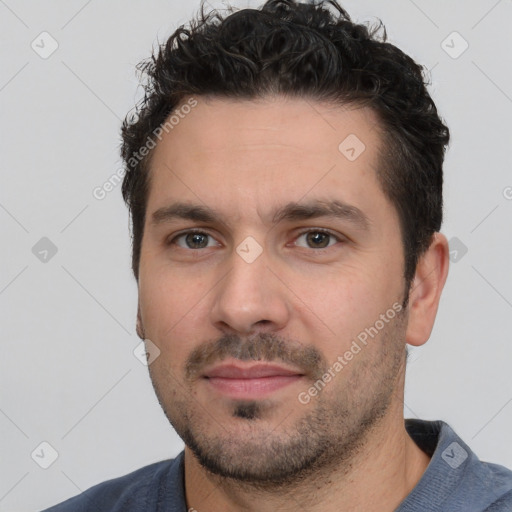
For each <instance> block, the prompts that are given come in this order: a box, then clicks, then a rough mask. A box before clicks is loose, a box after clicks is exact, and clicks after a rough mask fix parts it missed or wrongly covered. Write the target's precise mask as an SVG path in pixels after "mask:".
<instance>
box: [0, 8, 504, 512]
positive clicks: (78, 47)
mask: <svg viewBox="0 0 512 512" xmlns="http://www.w3.org/2000/svg"><path fill="white" fill-rule="evenodd" d="M342 3H343V5H344V6H345V7H346V8H347V9H348V11H349V12H350V13H351V14H352V16H353V17H354V18H355V19H358V20H361V21H363V20H368V21H374V20H375V18H376V17H379V18H381V19H382V20H383V21H384V23H385V25H386V27H387V29H388V34H389V37H390V40H391V41H392V42H394V43H396V44H398V46H400V47H401V48H402V49H403V50H405V51H406V52H408V53H410V54H411V55H412V56H413V57H414V58H415V59H417V60H418V61H419V62H421V63H423V64H424V65H425V66H427V67H428V68H429V69H431V70H432V71H431V74H432V86H431V91H432V94H433V96H434V99H435V101H436V102H437V105H438V108H439V109H440V111H441V113H442V115H443V117H444V118H445V120H446V121H447V123H448V125H449V127H450V129H451V131H452V143H451V147H450V149H449V151H448V155H447V160H446V167H445V182H446V187H445V204H446V217H445V223H444V228H443V232H444V233H445V234H446V235H447V237H448V238H449V239H450V240H451V246H452V249H453V250H454V251H456V253H455V252H454V253H453V254H452V258H453V261H452V264H451V268H450V275H449V278H448V282H447V285H446V288H445V292H444V295H443V298H442V301H441V306H440V311H439V314H438V319H437V323H436V326H435V328H434V332H433V334H432V337H431V339H430V341H429V342H428V343H427V344H426V345H425V346H424V347H423V348H420V349H416V350H414V351H413V355H412V358H411V362H410V364H409V371H408V378H407V386H406V398H405V415H406V416H407V417H420V418H424V419H443V420H446V421H448V422H449V423H450V424H451V425H452V426H453V427H454V428H455V430H456V431H457V432H458V433H459V434H460V435H461V436H462V437H463V439H464V440H465V441H466V442H468V443H469V444H470V446H471V447H472V448H473V449H474V450H475V451H476V453H477V454H478V455H479V456H480V458H482V459H484V460H490V461H493V462H497V463H500V464H503V465H507V466H509V467H512V444H511V443H510V441H509V435H510V431H511V425H512V403H511V402H512V382H511V378H510V372H511V370H510V362H511V360H512V340H511V339H510V328H511V322H510V320H511V317H512V315H511V313H512V311H511V308H512V273H511V271H510V270H511V265H510V261H511V256H512V242H511V237H510V233H511V230H510V228H511V218H512V200H511V198H512V188H507V187H512V174H511V156H510V151H509V148H510V147H511V142H512V132H511V128H510V124H511V123H510V119H511V115H512V99H511V97H512V86H511V82H512V71H511V64H510V62H511V61H510V51H511V49H512V35H511V32H510V30H509V27H510V22H511V20H512V2H511V1H510V0H500V1H496V0H481V1H466V0H457V1H451V2H445V1H441V0H435V1H425V0H414V1H413V0H397V1H393V2H379V1H376V0H372V1H370V0H365V1H361V0H347V1H345V2H342ZM211 5H222V4H219V3H218V2H217V3H213V2H211ZM235 5H237V6H240V7H245V6H247V5H248V4H247V2H235ZM250 5H259V3H254V2H251V4H250ZM197 6H198V2H196V1H194V2H190V3H188V2H183V1H182V2H178V1H171V0H167V1H164V0H159V1H158V0H152V1H145V2H143V1H141V0H137V1H131V2H121V1H120V0H112V1H103V2H100V1H98V0H89V1H63V0H54V1H47V2H29V1H25V0H19V1H16V0H5V1H3V0H0V38H1V46H0V48H1V49H0V52H1V60H2V65H1V74H0V77H1V78H0V103H1V112H2V115H1V122H2V130H1V138H0V140H1V164H0V169H1V183H2V186H1V188H0V228H1V234H2V236H1V240H2V251H1V273H0V314H1V319H0V320H1V321H0V325H1V329H2V336H1V340H2V346H1V347H2V348H1V358H0V365H1V373H0V379H1V381H0V389H1V395H0V430H1V433H2V435H1V438H0V450H1V452H0V464H1V466H0V471H1V473H0V510H1V511H29V510H40V509H42V508H45V507H47V506H49V505H51V504H53V503H56V502H58V501H61V500H64V499H65V498H68V497H70V496H72V495H75V494H77V493H79V492H80V491H81V490H84V489H86V488H88V487H90V486H91V485H93V484H95V483H98V482H100V481H102V480H105V479H108V478H113V477H115V476H119V475H122V474H125V473H128V472H130V471H132V470H134V469H136V468H139V467H141V466H143V465H146V464H149V463H151V462H154V461H158V460H161V459H164V458H169V457H173V456H174V455H176V454H177V453H178V452H179V451H180V450H181V449H182V443H181V440H180V439H179V438H178V437H177V436H176V434H175V433H174V432H173V430H172V428H171V427H170V426H169V425H168V423H167V420H166V418H165V416H164V415H163V413H162V411H161V409H160V407H159V405H158V403H157V400H156V398H155V396H154V393H153V389H152V387H151V384H150V381H149V377H148V374H147V368H146V367H145V366H144V365H143V364H141V363H140V361H139V360H138V359H137V358H136V357H135V356H134V354H133V350H134V349H135V347H137V345H138V344H139V339H138V338H137V336H136V334H135V329H134V326H135V312H136V286H135V281H134V279H133V277H132V275H131V272H130V239H129V231H128V213H127V211H126V208H125V206H124V204H123V203H122V200H121V194H120V186H117V187H116V188H115V189H114V190H113V191H111V192H110V193H108V194H107V195H106V197H105V198H104V199H103V200H98V199H95V198H94V196H93V190H94V189H95V188H96V187H99V186H102V184H103V183H105V182H106V181H107V180H108V179H109V178H110V177H111V176H112V175H113V174H115V172H116V171H117V170H118V169H119V168H120V159H119V157H118V146H119V127H120V120H121V119H122V118H123V117H124V115H125V114H126V112H127V111H128V110H130V109H131V108H132V107H133V105H134V104H135V102H136V100H137V99H138V98H140V93H141V91H140V89H139V88H138V87H137V79H136V77H135V74H134V67H135V64H136V63H137V62H139V61H140V60H141V59H142V58H145V57H147V56H149V54H150V50H151V48H152V46H153V45H155V44H156V42H157V36H158V38H159V41H160V42H162V41H165V40H166V38H167V37H168V36H169V35H170V34H171V33H172V32H173V31H174V30H175V28H176V27H177V26H178V25H180V24H182V23H185V22H186V21H187V20H188V19H189V17H190V15H191V14H192V13H193V12H195V11H196V9H197ZM43 31H47V32H48V33H49V34H51V36H52V38H54V39H55V40H56V41H57V43H58V48H57V50H56V51H55V52H54V53H53V54H52V55H51V56H49V57H48V58H46V59H44V58H42V57H41V56H40V55H39V54H38V53H36V51H34V50H33V48H32V47H31V44H32V42H33V41H35V42H34V45H39V47H38V50H39V51H40V52H48V51H49V50H50V49H51V44H52V43H51V40H50V39H48V36H39V34H41V32H43ZM454 31H456V32H458V33H459V34H460V36H458V35H457V34H455V35H454V34H453V32H454ZM45 38H46V39H45ZM462 38H463V39H462ZM41 39H43V41H42V42H41ZM443 41H445V43H443ZM464 41H467V43H468V44H469V47H468V48H467V50H466V51H465V52H464V53H462V54H461V55H460V56H458V57H457V58H453V57H454V56H456V55H457V54H458V53H460V52H461V50H462V49H463V48H464V46H465V43H464ZM36 47H37V46H36ZM447 52H448V53H447ZM449 53H451V55H449ZM43 237H46V238H48V239H49V240H50V241H51V243H52V244H53V245H54V246H55V248H56V250H57V252H56V253H55V254H54V255H53V254H52V250H51V247H50V246H48V241H44V240H43V241H42V242H41V241H40V240H41V238H43ZM454 237H455V238H454ZM37 244H39V245H37ZM41 244H42V245H41ZM34 246H35V249H33V248H34ZM44 250H48V251H49V252H48V253H44ZM53 250H54V251H55V249H53ZM466 250H467V252H465V251H466ZM41 251H43V252H41ZM34 253H35V254H34ZM44 257H46V261H41V258H44ZM42 442H47V443H49V444H50V445H51V447H53V449H54V450H55V451H56V452H57V453H58V458H57V459H56V460H55V462H53V464H51V465H50V466H49V467H48V469H43V468H42V467H40V466H41V465H45V464H48V463H49V462H51V456H52V448H49V447H48V446H47V445H42V446H41V443H42ZM31 454H32V455H31Z"/></svg>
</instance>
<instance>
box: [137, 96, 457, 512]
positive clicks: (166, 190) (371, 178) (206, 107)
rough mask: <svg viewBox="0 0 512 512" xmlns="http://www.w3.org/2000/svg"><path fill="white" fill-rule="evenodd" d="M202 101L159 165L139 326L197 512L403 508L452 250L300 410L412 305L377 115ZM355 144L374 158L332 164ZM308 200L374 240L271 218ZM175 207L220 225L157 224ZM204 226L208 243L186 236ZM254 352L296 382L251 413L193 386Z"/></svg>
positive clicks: (202, 385) (280, 101)
mask: <svg viewBox="0 0 512 512" xmlns="http://www.w3.org/2000/svg"><path fill="white" fill-rule="evenodd" d="M196 99H197V101H198V104H197V106H195V107H194V108H193V109H192V111H191V112H190V113H189V114H188V115H187V116H186V117H185V118H184V119H183V120H181V122H180V123H179V124H178V125H177V126H175V127H174V129H173V130H172V131H170V132H169V133H168V134H166V135H165V136H164V138H163V139H162V140H161V142H159V143H158V145H157V147H156V148H155V149H154V153H153V155H152V162H151V186H150V191H149V198H148V204H147V214H146V224H145V231H144V237H143V242H142V250H141V259H140V268H139V282H138V285H139V313H138V325H137V332H138V333H139V336H141V337H142V338H144V339H149V340H151V341H152V342H153V343H154V344H155V345H156V346H157V347H158V348H159V350H160V355H159V357H157V358H156V359H155V360H154V361H153V362H152V363H151V365H150V367H149V368H150V375H151V379H152V382H153V385H154V387H155V391H156V394H157V396H158V399H159V401H160V403H161V405H162V407H163V409H164V412H165V413H166V415H167V417H168V418H169V420H170V421H171V423H172V424H173V426H174V427H175V429H176V431H177V432H178V434H180V435H181V436H182V438H184V440H185V443H186V447H185V491H186V499H187V507H193V508H194V509H196V510H197V511H199V512H203V511H235V510H237V511H239V510H247V511H253V510H254V511H256V510H258V511H260V512H261V511H263V512H264V511H267V510H268V511H270V510H283V511H287V510H297V509H298V508H300V509H301V510H307V511H317V510H322V511H323V512H329V511H331V510H332V511H334V510H336V511H340V510H347V511H349V510H350V511H354V510H361V511H363V510H364V511H373V510H375V511H377V510H379V511H383V510H389V511H391V510H394V509H395V508H396V507H397V506H398V505H399V503H400V502H401V501H402V500H403V499H404V498H405V497H406V496H407V494H408V493H409V492H410V491H411V490H412V489H413V487H414V486H415V485H416V484H417V482H418V481H419V479H420V478H421V475H422V474H423V472H424V471H425V469H426V467H427V465H428V463H429V457H428V456H427V455H426V454H425V453H423V452H422V451H421V450H420V449H419V448H418V447H417V446H416V444H415V443H414V442H413V441H412V439H411V438H410V437H409V436H408V434H407V432H406V430H405V428H404V421H403V394H404V378H405V347H406V344H407V343H409V344H410V345H416V346H417V345H421V344H423V343H425V342H426V340H427V339H428V338H429V336H430V333H431V330H432V327H433V323H434V319H435V316H436V312H437V307H438V303H439V299H440V294H441V291H442V288H443V286H444V283H445V280H446V277H447V272H448V244H447V241H446V238H445V237H444V235H442V234H440V233H437V234H435V236H434V237H433V240H432V244H431V246H430V248H429V249H428V250H427V252H426V253H425V254H424V255H423V256H422V257H421V259H420V261H419V263H418V267H417V270H416V275H415V277H414V280H413V283H412V285H411V287H410V298H409V304H408V307H407V309H403V310H402V311H401V312H400V314H397V315H396V316H394V318H393V319H392V320H389V321H388V322H386V324H385V326H384V327H383V328H382V329H380V330H379V331H378V334H377V335H375V336H374V337H373V338H369V342H368V344H367V345H366V346H362V348H361V350H360V351H359V352H358V353H357V354H356V355H354V356H353V358H351V360H350V361H346V363H347V364H346V365H344V366H343V369H342V370H341V371H338V372H335V377H333V378H332V379H331V380H330V381H329V382H328V383H327V384H326V385H325V387H324V388H323V390H322V391H321V392H319V393H318V394H317V395H316V396H312V397H311V399H310V401H309V402H308V403H301V401H299V399H298V396H299V394H300V393H304V392H307V391H308V390H309V389H310V388H311V386H312V385H313V384H314V382H315V380H316V378H317V377H318V375H322V373H323V371H324V370H325V369H326V368H327V367H332V365H333V364H334V363H335V362H336V361H337V360H338V359H337V358H338V356H343V354H345V353H346V352H347V351H348V350H350V347H351V344H352V342H353V341H354V340H355V339H356V338H357V336H358V334H360V333H361V332H362V331H364V330H365V328H369V327H370V326H374V325H376V321H377V320H379V318H381V315H382V314H386V312H387V311H388V310H389V309H390V308H392V306H393V304H395V305H396V304H402V301H403V299H404V291H405V282H404V278H403V272H404V255H403V246H402V240H401V234H400V229H399V221H398V215H397V212H396V210H395V208H394V207H393V205H392V204H391V203H390V202H389V200H388V199H387V198H386V196H385V195H384V193H383V192H382V189H381V187H380V185H379V182H378V180H377V176H376V169H378V166H379V150H380V148H381V143H382V142H381V140H382V139H381V136H380V134H379V126H380V125H379V123H378V120H377V118H376V116H375V114H374V113H373V112H372V111H371V110H369V109H368V108H354V107H351V108H347V107H341V106H339V105H338V106H333V105H327V104H323V103H320V102H317V101H312V100H311V101H310V100H308V101H306V100H304V99H290V98H288V99H285V98H283V97H267V98H265V99H263V100H259V101H248V100H243V101H232V100H225V99H219V98H209V99H208V98H204V97H196ZM350 134H355V135H356V136H357V137H358V138H359V139H360V140H361V141H362V142H363V143H364V145H365V150H364V151H363V152H362V153H361V154H360V155H359V156H358V157H357V158H356V159H355V160H354V161H350V160H349V159H347V158H346V157H345V156H344V155H343V154H342V153H341V152H340V150H339V149H338V146H339V144H340V143H341V142H342V141H343V140H344V139H345V138H346V137H347V136H348V135H350ZM314 200H319V201H329V200H338V201H343V202H344V203H347V204H349V205H351V206H354V207H356V208H358V209H359V210H360V211H361V212H362V213H363V214H364V215H365V217H366V219H367V225H366V227H365V226H362V225H361V224H357V223H354V222H352V221H351V220H350V219H348V218H333V217H325V216H324V217H319V218H310V219H302V220H283V221H281V222H274V221H273V218H274V213H275V211H276V210H278V209H279V208H281V207H283V206H284V205H286V204H287V203H290V202H295V203H299V204H307V203H308V202H311V201H314ZM176 202H181V203H187V204H190V205H198V206H203V207H209V208H213V209H215V210H216V211H217V212H219V214H220V218H219V219H217V220H215V221H213V222H210V221H208V222H204V221H197V220H190V219H181V218H173V219H167V220H165V221H161V222H158V223H155V222H153V214H154V212H156V211H158V210H160V209H162V208H165V207H167V206H169V205H171V204H173V203H176ZM194 228H199V230H200V231H201V232H202V233H204V235H203V236H201V235H200V236H199V238H196V239H191V238H190V237H188V238H186V236H181V237H180V238H177V237H179V236H180V235H183V232H184V231H186V230H190V229H194ZM315 229H316V230H318V229H322V230H328V231H329V232H330V233H331V234H332V235H333V236H332V237H330V238H329V237H323V235H319V234H318V233H317V232H316V231H315ZM306 230H308V231H310V232H312V236H313V238H311V235H309V237H308V235H306V234H303V233H304V231H306ZM314 233H317V234H316V235H315V234H314ZM206 235H209V236H206ZM249 236H250V237H252V238H253V239H254V240H256V242H257V243H258V244H259V246H260V247H261V249H262V252H261V254H260V255H259V256H258V257H257V258H256V259H255V260H254V261H253V262H251V263H248V262H247V261H246V260H245V259H244V258H242V257H241V255H240V254H241V253H240V254H239V253H238V252H237V247H239V246H240V244H241V243H242V242H243V241H244V240H245V239H246V238H247V237H249ZM197 240H199V241H200V242H201V243H200V244H199V245H200V246H201V247H200V248H195V247H197V245H194V241H197ZM319 240H320V241H321V242H322V241H323V243H325V241H326V240H327V244H326V245H327V246H326V247H324V248H321V247H318V245H323V243H320V244H318V241H319ZM187 241H188V244H189V245H187ZM191 242H192V247H193V248H190V247H191V246H190V244H191ZM203 245H206V246H205V247H202V246H203ZM241 247H245V248H247V247H248V246H244V245H243V244H242V246H241ZM251 247H252V246H251ZM250 250H251V251H252V250H254V248H252V249H250ZM216 342H218V343H217V344H216ZM219 347H224V348H223V349H221V350H224V352H221V351H219ZM237 350H239V351H238V352H237ZM251 350H252V352H251ZM244 351H245V352H244ZM249 353H251V354H252V355H253V356H254V357H255V358H259V359H263V360H271V361H274V362H278V363H282V364H285V365H286V366H287V367H289V368H294V369H295V370H297V371H299V372H302V376H301V377H299V378H297V379H296V380H295V381H294V382H292V383H290V384H289V385H287V386H285V387H284V388H281V389H278V390H277V391H274V392H273V393H271V394H270V395H268V396H266V397H264V398H261V399H256V400H251V401H250V403H249V404H248V403H247V402H246V401H240V400H238V399H234V398H232V397H228V396H226V395H224V394H222V393H220V392H219V391H218V390H216V389H213V388H212V387H211V386H210V384H209V383H208V380H207V379H204V378H202V377H201V372H202V371H204V369H205V368H206V366H207V365H208V364H218V363H219V362H220V361H221V359H222V360H223V361H228V360H229V361H232V360H236V359H235V358H236V357H237V354H238V355H239V356H240V357H243V354H245V355H246V356H247V354H249ZM308 354H309V356H311V355H312V354H313V355H315V356H317V358H316V359H315V358H314V357H313V358H311V357H309V358H308ZM192 355H194V356H195V357H196V359H195V360H196V362H197V364H196V366H195V367H194V366H191V365H190V361H191V356H192ZM191 368H193V369H194V371H191ZM187 369H188V370H187ZM302 396H304V395H302ZM206 459H208V460H206ZM205 464H206V467H205Z"/></svg>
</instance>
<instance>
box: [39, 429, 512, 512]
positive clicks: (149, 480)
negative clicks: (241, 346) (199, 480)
mask: <svg viewBox="0 0 512 512" xmlns="http://www.w3.org/2000/svg"><path fill="white" fill-rule="evenodd" d="M405 426H406V428H407V432H408V433H409V435H410V436H411V437H412V439H413V440H414V441H415V442H416V444H417V445H418V446H419V447H420V448H421V449H422V450H423V451H424V452H426V453H427V454H428V455H430V456H431V457H432V458H431V461H430V464H429V465H428V467H427V469H426V471H425V473H424V474H423V476H422V477H421V479H420V481H419V482H418V484H417V485H416V487H415V488H414V489H413V490H412V492H411V493H410V494H409V495H408V496H407V497H406V498H405V499H404V501H403V502H402V503H401V504H400V506H399V507H398V508H397V509H396V511H395V512H483V511H487V512H512V471H510V470H508V469H506V468H505V467H503V466H499V465H496V464H489V463H486V462H481V461H480V460H479V459H478V457H477V456H476V455H475V454H474V453H473V452H472V451H471V450H470V449H469V447H468V446H467V445H466V444H465V443H464V441H462V439H460V437H459V436H457V434H455V432H454V431H453V430H452V429H451V428H450V427H449V426H448V425H447V424H446V423H444V422H442V421H421V420H409V419H408V420H405ZM107 511H108V512H186V511H187V507H186V503H185V494H184V485H183V452H181V453H180V454H179V455H178V456H177V457H176V458H175V459H172V460H165V461H162V462H156V463H154V464H151V465H149V466H145V467H143V468H141V469H138V470H137V471H134V472H133V473H130V474H128V475H125V476H122V477H120V478H115V479H113V480H108V481H106V482H103V483H100V484H98V485H95V486H94V487H91V488H90V489H88V490H87V491H85V492H83V493H82V494H80V495H78V496H75V497H74V498H70V499H69V500H67V501H64V502H62V503H60V504H59V505H55V506H54V507H51V508H49V509H46V511H44V512H107Z"/></svg>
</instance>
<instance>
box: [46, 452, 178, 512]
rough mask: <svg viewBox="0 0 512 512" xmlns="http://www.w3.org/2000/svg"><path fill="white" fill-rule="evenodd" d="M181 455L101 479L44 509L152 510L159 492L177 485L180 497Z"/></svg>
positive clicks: (60, 511) (86, 511) (70, 511)
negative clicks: (127, 472) (80, 491)
mask: <svg viewBox="0 0 512 512" xmlns="http://www.w3.org/2000/svg"><path fill="white" fill-rule="evenodd" d="M181 459H182V454H180V455H179V456H178V457H177V458H176V459H169V460H164V461H160V462H155V463H153V464H150V465H148V466H144V467H143V468H140V469H137V470H135V471H133V472H131V473H129V474H127V475H124V476H121V477H118V478H113V479H111V480H106V481H105V482H101V483H99V484H97V485H95V486H93V487H91V488H89V489H87V490H86V491H84V492H82V493H81V494H79V495H77V496H74V497H73V498H70V499H68V500H66V501H63V502H62V503H59V504H57V505H55V506H53V507H50V508H48V509H46V510H44V511H43V512H93V511H94V512H103V511H105V512H106V511H109V512H121V511H123V512H125V511H126V512H128V511H130V512H138V511H149V510H152V503H153V502H154V501H155V500H156V499H157V496H158V494H159V491H160V490H161V489H163V488H165V487H168V486H169V485H171V486H172V485H174V486H175V487H176V489H175V491H176V497H177V499H179V498H180V497H181V496H182V495H183V491H182V489H181V488H179V487H180V486H181V485H182V478H181Z"/></svg>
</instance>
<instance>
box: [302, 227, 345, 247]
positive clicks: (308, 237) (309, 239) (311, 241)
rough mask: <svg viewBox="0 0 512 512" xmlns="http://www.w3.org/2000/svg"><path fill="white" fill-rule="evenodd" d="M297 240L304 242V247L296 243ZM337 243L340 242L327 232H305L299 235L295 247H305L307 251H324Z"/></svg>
mask: <svg viewBox="0 0 512 512" xmlns="http://www.w3.org/2000/svg"><path fill="white" fill-rule="evenodd" d="M299 240H304V242H305V244H306V245H305V246H304V245H303V244H300V243H297V242H298V241H299ZM339 241H340V240H339V239H338V238H337V237H336V236H334V235H333V234H332V233H329V232H327V231H319V230H312V231H306V232H304V233H302V234H301V235H299V237H298V238H297V242H296V245H299V246H300V247H307V248H308V249H325V248H327V247H330V246H332V245H334V244H336V243H337V242H339Z"/></svg>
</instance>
